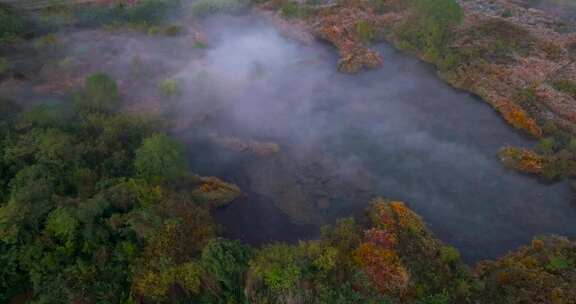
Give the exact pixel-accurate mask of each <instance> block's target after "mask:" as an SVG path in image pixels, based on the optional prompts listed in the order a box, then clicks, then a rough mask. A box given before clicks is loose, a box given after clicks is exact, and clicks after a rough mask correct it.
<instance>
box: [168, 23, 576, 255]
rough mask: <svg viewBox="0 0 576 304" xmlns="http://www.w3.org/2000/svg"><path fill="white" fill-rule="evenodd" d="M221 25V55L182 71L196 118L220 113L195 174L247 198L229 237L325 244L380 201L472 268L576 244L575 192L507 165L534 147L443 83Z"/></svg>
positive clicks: (194, 131)
mask: <svg viewBox="0 0 576 304" xmlns="http://www.w3.org/2000/svg"><path fill="white" fill-rule="evenodd" d="M222 20H223V19H215V20H212V21H208V22H207V23H206V24H205V26H206V28H207V36H208V37H212V39H213V40H212V46H213V47H212V48H211V49H208V50H207V53H206V57H205V60H204V61H203V62H202V63H201V64H198V63H192V64H190V65H189V66H187V67H185V68H183V69H182V71H181V73H180V74H179V75H177V77H180V79H183V80H184V82H185V83H186V84H187V86H186V87H187V90H188V91H187V92H185V94H186V95H187V96H190V98H189V99H188V101H187V103H186V107H185V108H186V110H182V111H183V112H185V113H186V111H192V112H201V111H205V112H209V113H210V114H209V115H208V119H206V121H205V122H204V123H203V124H202V125H201V126H195V127H193V128H190V129H189V130H186V131H185V132H182V133H181V134H180V136H181V137H182V138H183V139H184V140H185V142H186V143H187V146H188V148H189V155H190V159H191V163H192V168H194V169H195V170H196V171H198V173H200V174H204V175H216V176H220V177H224V178H226V179H228V180H229V181H231V182H234V183H236V184H238V185H239V186H240V187H241V188H242V189H243V190H244V191H245V193H246V194H245V195H244V196H243V197H242V198H241V199H239V200H238V201H236V202H235V203H233V204H232V205H231V206H229V207H227V208H224V209H222V210H220V211H218V212H217V219H218V220H219V221H220V223H222V224H223V225H224V226H225V227H226V228H227V234H228V236H231V237H234V238H239V239H242V240H244V241H247V242H249V243H254V244H260V243H263V242H269V241H274V240H283V241H296V240H298V239H308V238H313V237H317V236H318V233H319V232H318V231H319V227H320V226H321V225H323V224H326V223H331V222H333V221H334V220H335V219H336V218H338V217H342V216H348V215H358V214H361V213H362V212H363V210H364V209H365V208H366V206H367V204H368V202H369V200H370V199H372V198H374V197H377V196H382V197H386V198H392V199H396V200H402V201H405V202H406V203H407V204H408V205H409V206H410V207H411V208H413V209H414V210H415V211H416V212H418V213H419V214H420V215H421V216H422V217H423V218H424V220H425V221H426V222H427V224H428V225H429V226H430V228H431V229H432V230H433V231H434V232H435V233H436V234H437V235H438V236H439V237H440V238H441V239H442V240H443V241H445V242H447V243H449V244H451V245H453V246H456V247H457V248H459V249H460V250H461V251H462V254H463V256H464V257H465V258H466V259H467V260H468V261H473V260H477V259H480V258H491V257H495V256H497V255H501V254H503V253H505V252H506V251H508V250H511V249H514V248H516V247H517V246H519V245H521V244H524V243H526V242H528V241H529V240H530V239H531V238H532V237H533V236H535V235H538V234H544V233H557V234H562V235H567V236H572V237H573V236H575V235H576V222H575V219H576V208H575V206H574V205H573V204H572V203H571V196H570V192H569V189H568V187H567V186H566V185H564V184H555V185H545V184H541V183H539V182H538V181H537V180H536V179H534V178H531V177H527V176H522V175H519V174H517V173H514V172H511V171H509V170H506V169H505V168H503V166H502V165H501V163H500V162H499V161H498V159H497V157H496V154H497V151H498V150H499V149H500V148H501V147H503V146H506V145H518V146H529V145H532V144H533V142H532V141H531V140H529V139H528V138H526V137H524V136H523V135H522V134H520V133H518V132H517V131H515V130H513V129H512V128H511V127H509V126H508V125H506V124H505V122H503V120H502V119H501V118H500V117H499V116H498V115H497V114H496V113H495V112H494V111H493V110H492V109H491V108H490V107H489V106H488V105H487V104H486V103H484V102H483V101H481V100H480V99H479V98H477V97H474V96H472V95H470V94H467V93H465V92H461V91H458V90H455V89H453V88H451V87H449V86H448V85H446V84H445V83H444V82H443V81H441V80H440V79H438V77H437V76H436V75H435V73H434V70H433V68H432V67H431V66H429V65H427V64H424V63H422V62H420V61H418V60H416V59H415V58H412V57H410V56H408V55H405V54H402V53H401V52H399V51H397V50H395V49H394V48H392V47H391V46H390V45H387V44H380V45H378V46H376V48H377V49H378V50H379V51H380V52H381V53H382V55H383V58H384V67H383V68H382V69H380V70H377V71H370V72H365V73H361V74H359V75H355V76H350V75H344V74H340V73H338V72H337V71H336V68H335V67H336V61H337V54H336V53H335V52H334V50H332V49H330V48H329V47H327V46H325V45H322V44H320V43H317V44H313V45H308V46H305V45H301V44H299V43H297V42H294V41H290V40H288V39H286V38H283V37H282V36H281V35H279V33H277V32H276V31H275V30H274V29H273V28H272V27H271V26H270V25H269V24H266V22H264V21H261V20H256V21H254V20H246V19H243V18H239V19H238V18H237V19H232V20H231V21H230V20H228V19H226V22H223V21H222ZM229 137H234V138H239V139H242V140H246V141H248V140H257V141H260V142H275V143H277V144H278V145H279V146H280V147H281V151H280V152H279V153H277V154H274V155H272V156H258V155H254V154H253V153H249V152H235V151H231V150H227V149H225V148H223V147H222V145H221V143H220V140H219V138H229Z"/></svg>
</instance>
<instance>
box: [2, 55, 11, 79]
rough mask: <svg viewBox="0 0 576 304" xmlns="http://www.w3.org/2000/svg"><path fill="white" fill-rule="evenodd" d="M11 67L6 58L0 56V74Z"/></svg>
mask: <svg viewBox="0 0 576 304" xmlns="http://www.w3.org/2000/svg"><path fill="white" fill-rule="evenodd" d="M11 68H12V65H11V64H10V61H8V59H7V58H4V57H0V75H2V74H4V73H6V72H8V71H9V70H10V69H11Z"/></svg>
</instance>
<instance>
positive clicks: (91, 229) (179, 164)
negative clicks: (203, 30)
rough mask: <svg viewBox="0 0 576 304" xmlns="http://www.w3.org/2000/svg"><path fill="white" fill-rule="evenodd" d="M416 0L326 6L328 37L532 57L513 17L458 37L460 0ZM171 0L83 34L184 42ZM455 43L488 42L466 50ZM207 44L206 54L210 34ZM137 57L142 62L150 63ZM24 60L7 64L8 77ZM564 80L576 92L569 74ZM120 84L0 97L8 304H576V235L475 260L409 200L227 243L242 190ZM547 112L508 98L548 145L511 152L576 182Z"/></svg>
mask: <svg viewBox="0 0 576 304" xmlns="http://www.w3.org/2000/svg"><path fill="white" fill-rule="evenodd" d="M255 2H257V3H259V4H263V2H266V1H255ZM313 2H316V1H307V3H309V4H300V2H292V1H281V3H279V5H277V9H278V12H279V13H278V14H279V15H280V16H281V17H283V18H285V19H288V20H291V19H296V18H304V17H306V18H307V17H309V16H311V14H309V12H311V8H310V7H305V6H306V5H312V6H313V5H315V4H314V3H313ZM408 2H409V3H408ZM408 2H404V1H385V0H381V1H369V2H368V3H369V8H370V9H374V11H375V12H376V13H377V14H384V13H385V12H390V11H392V12H398V11H403V10H408V13H407V17H406V19H403V20H402V22H399V23H397V25H396V26H395V27H394V28H392V30H385V29H384V26H383V25H382V24H381V23H379V22H375V21H374V20H371V19H369V18H366V19H360V20H354V22H350V23H349V24H346V26H347V29H349V30H347V31H346V30H343V31H340V30H339V29H338V27H337V26H335V25H334V22H335V21H334V20H335V19H334V18H330V12H329V11H328V12H325V14H324V15H322V14H319V16H321V17H319V18H326V20H328V21H326V22H327V24H330V26H332V27H328V26H327V27H324V28H321V29H319V30H318V31H319V32H321V33H322V35H324V37H328V38H327V39H328V40H331V39H338V38H341V36H340V35H342V36H344V37H345V38H344V39H343V40H344V43H342V44H338V43H335V44H337V45H338V46H340V47H342V48H343V49H344V48H346V47H350V42H351V41H352V44H353V42H356V41H359V42H360V43H361V44H362V47H367V46H369V45H370V43H372V42H374V41H377V40H378V39H382V38H383V37H387V36H390V35H391V36H390V37H391V38H390V39H391V40H394V41H397V42H398V45H399V46H401V47H403V48H405V49H407V50H410V51H412V52H415V53H418V54H421V55H422V56H423V58H426V59H427V60H429V61H432V62H434V63H436V64H437V66H438V67H439V68H440V69H441V70H442V72H443V73H446V75H452V76H453V75H455V74H456V73H458V72H459V71H460V70H461V69H462V67H465V66H473V65H475V64H477V63H478V62H480V61H481V62H485V61H490V62H492V63H497V62H509V61H514V60H516V58H517V56H523V55H526V54H529V53H530V52H533V51H534V49H535V46H534V44H535V42H534V41H535V40H533V37H531V36H530V35H529V34H528V33H527V32H524V31H523V30H522V29H521V28H517V27H515V26H514V25H511V24H509V23H507V21H505V20H499V19H498V20H496V19H490V20H484V21H483V22H482V23H480V24H477V25H475V27H473V28H472V29H469V31H461V32H458V31H459V26H462V23H463V22H464V12H463V10H462V8H461V7H460V6H459V5H458V3H457V2H456V1H454V0H413V1H408ZM175 3H176V2H173V1H164V0H145V1H141V2H139V3H138V4H135V5H132V6H129V5H128V6H92V7H80V8H77V9H74V10H70V11H71V12H72V14H73V15H74V16H75V17H74V18H76V19H75V20H76V22H77V24H78V25H82V26H91V27H92V26H111V25H119V24H121V26H124V25H126V24H140V25H141V24H143V25H144V26H145V27H146V29H147V33H149V34H154V35H156V34H158V33H159V32H160V31H161V30H160V29H161V28H163V29H164V33H165V34H166V35H167V36H175V35H178V34H179V33H181V32H182V28H180V27H178V26H174V25H167V24H165V23H164V20H163V19H164V15H165V14H166V13H167V12H168V11H170V10H172V12H173V9H174V8H175V7H176V6H175V5H176V4H175ZM310 3H311V4H310ZM264 4H265V3H264ZM317 4H322V3H317ZM362 4H364V2H361V3H360V4H359V5H362ZM248 5H249V3H248V2H244V1H235V0H215V1H213V0H199V1H196V2H194V3H193V5H192V6H191V14H192V15H193V16H194V17H205V16H207V15H210V14H224V13H226V14H230V13H238V12H240V11H242V10H245V9H247V8H248ZM355 9H356V8H355ZM351 10H352V9H351ZM352 15H353V14H352ZM347 16H348V15H347ZM336 20H338V19H336ZM4 25H6V26H4ZM23 26H24V23H23V22H22V21H21V20H20V19H19V18H17V17H15V16H14V15H12V14H11V13H10V11H9V10H4V8H2V7H0V43H3V44H4V43H8V42H10V43H13V42H15V41H17V40H18V39H22V38H23V35H24V27H23ZM457 33H459V34H457ZM461 33H464V34H461ZM349 35H352V36H349ZM459 35H464V36H459ZM43 37H44V38H40V39H39V40H38V41H39V43H40V44H41V46H40V47H39V48H43V47H46V46H51V45H55V44H57V43H58V39H57V36H55V35H53V34H47V35H45V36H43ZM463 37H464V38H463ZM459 39H472V40H474V41H475V43H472V44H471V46H472V47H471V48H466V49H463V48H458V47H455V46H456V45H457V44H458V43H460V42H461V41H459ZM331 41H335V40H331ZM193 45H194V46H195V47H196V48H202V49H203V48H206V45H205V44H204V42H202V41H200V40H195V42H194V44H193ZM232 52H233V50H232ZM341 54H343V55H344V54H345V55H346V56H352V57H353V56H366V57H368V61H362V60H360V61H356V60H355V59H354V58H351V57H344V58H343V59H344V60H343V61H341V63H344V64H343V65H341V67H342V66H343V67H344V69H345V70H346V69H348V70H347V71H350V72H356V71H358V70H359V69H362V68H364V67H376V66H378V65H379V64H381V61H379V58H378V57H374V53H371V52H367V51H365V49H360V51H359V49H358V48H350V49H345V50H344V51H342V52H341ZM0 55H3V54H1V53H0ZM231 55H233V53H232V54H231ZM364 59H365V58H364ZM133 61H134V62H133V65H134V66H137V67H135V69H136V68H138V69H140V65H142V62H141V58H140V57H134V60H133ZM10 69H12V67H11V65H10V62H9V61H8V59H3V57H0V75H2V74H4V73H5V72H7V71H9V70H10ZM159 74H161V73H159ZM162 77H164V74H162ZM551 86H552V87H553V88H555V89H556V90H558V91H560V92H563V93H565V94H568V95H570V96H575V95H576V93H575V87H576V86H575V85H574V81H572V80H569V79H565V80H564V79H563V80H557V81H554V82H553V83H551ZM153 87H154V89H155V91H160V93H161V95H162V97H164V98H165V99H167V98H177V97H179V95H180V94H181V92H182V88H181V87H180V84H179V82H178V80H177V79H173V78H169V79H165V80H163V81H160V82H159V83H158V82H156V83H153ZM121 93H122V92H121V89H120V85H119V83H117V82H116V81H115V80H114V78H113V77H111V76H109V75H107V74H105V73H96V74H92V75H89V76H88V77H86V79H85V80H84V82H83V83H82V84H81V88H77V89H76V91H75V92H73V93H71V94H68V95H62V96H60V98H59V99H58V100H56V101H49V102H43V103H40V104H38V105H26V106H25V107H22V106H21V105H22V104H21V103H17V102H14V101H11V100H9V99H5V98H1V97H0V265H2V266H3V267H1V268H0V302H8V301H10V299H12V298H13V297H14V296H16V295H22V294H25V295H28V297H29V299H30V303H126V304H127V303H254V304H260V303H262V304H264V303H270V304H272V303H342V304H344V303H417V304H449V303H458V304H461V303H482V304H483V303H485V304H493V303H534V304H536V303H553V304H574V303H576V275H575V269H576V243H574V242H573V241H570V240H568V239H565V238H562V237H559V236H544V237H537V238H535V239H534V240H533V241H532V243H531V244H529V245H527V246H525V247H522V248H520V249H519V250H517V251H515V252H511V253H509V254H507V255H505V256H504V257H502V258H500V259H498V260H495V261H482V262H480V263H478V264H477V265H475V266H474V267H470V266H468V265H467V264H466V263H464V261H463V259H462V258H461V256H460V253H459V251H458V250H457V249H456V248H453V247H451V246H448V245H446V244H444V243H442V242H441V241H440V240H438V239H437V238H436V237H435V236H434V235H433V234H432V233H431V232H430V230H429V229H428V227H427V226H426V224H425V223H424V221H423V220H422V219H421V218H420V217H419V216H418V215H417V214H416V213H415V212H414V211H412V210H411V209H410V208H408V207H407V205H406V204H404V203H402V202H398V201H392V200H387V199H382V198H377V199H374V200H373V201H372V202H370V204H369V207H368V208H367V212H366V216H365V218H362V219H360V220H359V219H354V218H343V219H340V220H338V221H337V222H336V223H335V224H334V225H332V226H326V227H324V228H323V229H322V232H321V236H320V237H319V238H318V239H315V240H306V241H300V242H298V243H296V244H287V243H281V242H277V243H269V244H265V245H263V246H259V247H253V246H249V245H246V244H243V243H241V242H240V241H237V240H229V239H226V238H222V237H221V236H222V234H221V232H222V231H221V229H220V227H219V226H218V225H217V224H216V222H215V221H214V219H213V217H212V212H213V210H214V209H215V208H218V207H222V206H224V205H226V204H228V203H230V202H231V201H233V200H234V199H235V198H237V197H238V196H239V195H240V191H241V190H240V189H239V188H238V187H236V186H234V185H231V184H227V183H225V182H223V181H221V180H219V179H218V178H215V177H201V176H198V175H196V174H194V173H192V172H193V170H194V168H188V165H187V161H186V157H185V156H184V152H183V147H182V146H181V145H180V144H179V143H178V142H177V141H176V140H175V139H173V138H172V137H171V136H170V134H169V132H168V130H167V129H166V128H164V126H165V124H164V120H163V117H161V116H160V117H159V116H154V115H151V114H150V115H148V114H142V113H138V114H135V113H127V112H126V111H123V108H122V106H123V95H122V94H121ZM512 100H513V101H512ZM538 105H539V96H538V94H537V92H536V91H535V90H531V89H525V90H521V91H515V92H514V95H513V96H510V103H504V102H503V103H500V104H498V105H496V106H495V107H496V108H497V109H498V110H499V111H500V112H502V114H503V116H504V117H505V118H506V119H507V120H508V121H510V122H511V124H512V125H514V126H516V127H519V128H521V129H525V130H528V131H529V133H531V134H533V135H542V139H541V141H540V143H539V144H538V146H537V148H536V149H534V151H533V150H529V149H519V148H515V147H507V148H504V149H503V150H502V151H501V153H500V156H501V158H502V160H503V161H504V163H505V164H506V165H508V166H510V167H512V168H515V169H518V170H520V171H522V172H527V173H532V174H541V175H544V176H546V177H549V178H551V179H558V178H561V177H569V176H574V175H576V139H575V138H574V137H573V135H572V133H570V132H569V131H567V130H564V129H562V128H559V127H557V126H556V125H555V124H551V123H550V121H548V120H546V119H544V118H543V117H537V114H538V113H540V108H539V106H538ZM545 123H548V124H547V125H546V126H545ZM225 141H226V143H224V144H223V145H226V144H227V145H228V146H234V147H235V149H237V150H241V151H245V150H258V149H256V148H260V150H266V151H263V152H261V154H266V155H271V154H276V153H278V152H279V151H280V148H279V146H278V145H277V144H275V143H258V142H249V143H248V144H246V143H242V142H241V141H240V140H236V139H234V138H232V139H231V138H228V140H226V139H225ZM256 146H258V147H256ZM255 147H256V148H255ZM193 153H200V152H196V151H193ZM190 169H191V170H192V172H191V171H190Z"/></svg>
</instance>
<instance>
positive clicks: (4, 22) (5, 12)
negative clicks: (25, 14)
mask: <svg viewBox="0 0 576 304" xmlns="http://www.w3.org/2000/svg"><path fill="white" fill-rule="evenodd" d="M23 34H24V21H23V20H22V19H21V18H20V17H19V16H17V15H15V14H14V13H13V12H11V11H10V10H9V9H8V8H6V7H5V6H4V5H1V4H0V43H11V42H14V41H15V40H18V39H19V38H20V37H21V36H22V35H23Z"/></svg>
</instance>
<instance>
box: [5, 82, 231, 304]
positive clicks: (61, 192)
mask: <svg viewBox="0 0 576 304" xmlns="http://www.w3.org/2000/svg"><path fill="white" fill-rule="evenodd" d="M118 102H119V97H118V91H117V87H116V84H115V82H114V81H113V80H112V79H111V78H109V77H108V76H106V75H104V74H96V75H93V76H90V77H88V78H87V80H86V83H85V85H84V87H83V88H82V90H80V92H78V93H77V94H76V95H75V96H74V98H72V99H71V100H69V101H63V102H61V103H57V104H42V105H39V106H36V107H34V108H32V109H30V110H28V111H25V112H21V110H20V108H19V107H18V106H17V104H16V103H14V102H11V101H9V100H4V99H2V100H0V110H1V111H0V114H1V117H0V118H1V119H2V120H1V124H0V261H2V266H3V267H1V269H0V301H1V302H7V301H8V300H9V299H10V298H11V297H12V296H14V295H15V294H17V293H20V292H32V294H33V298H34V300H33V302H34V303H71V302H75V301H80V302H87V303H95V302H98V303H125V301H129V300H131V299H132V297H133V295H135V293H137V294H136V295H137V296H140V297H146V298H158V299H164V297H166V296H167V295H168V291H169V288H171V287H172V286H179V288H181V290H182V292H184V293H195V292H196V291H197V288H198V286H197V285H196V282H197V281H198V280H199V278H200V277H199V275H200V274H199V272H198V271H199V269H200V268H199V266H198V267H196V266H195V265H196V264H195V263H196V262H195V261H193V258H196V257H197V254H198V252H200V250H201V249H202V248H203V247H204V245H205V244H207V243H208V240H209V239H212V238H214V237H215V235H216V226H215V224H214V222H213V221H212V219H211V216H210V212H209V210H208V209H209V208H211V206H213V205H214V204H221V203H223V202H226V201H229V200H230V198H233V197H234V194H232V195H230V193H227V192H226V191H227V190H223V189H234V187H232V186H226V187H224V186H223V185H224V184H223V183H220V182H218V181H217V180H210V181H207V180H205V179H202V178H200V177H197V176H195V175H193V174H191V173H189V172H188V171H187V169H186V164H185V158H184V156H183V154H182V153H183V152H182V148H181V147H180V146H179V144H178V143H176V142H175V141H174V140H172V139H170V138H169V137H168V136H166V135H164V134H162V133H159V131H160V130H158V127H157V124H158V122H157V121H155V120H152V119H149V118H145V117H139V116H130V115H125V114H118V113H116V109H117V106H118ZM204 185H210V187H208V188H206V187H205V186H204ZM228 192H230V191H228ZM183 244H186V246H183ZM143 286H144V287H145V288H142V287H143ZM163 288H164V289H163ZM132 290H133V291H132Z"/></svg>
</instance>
